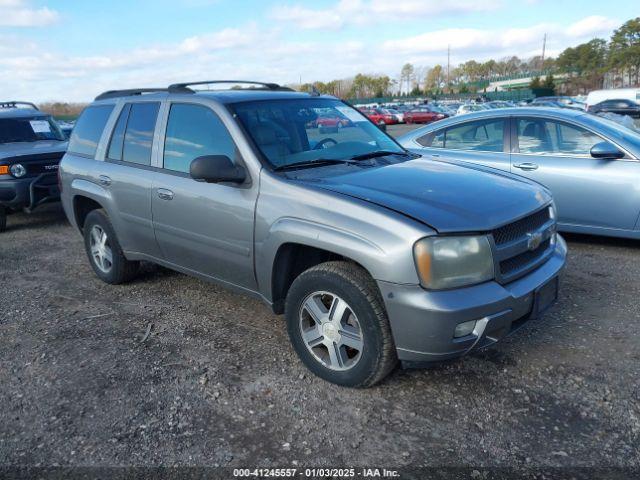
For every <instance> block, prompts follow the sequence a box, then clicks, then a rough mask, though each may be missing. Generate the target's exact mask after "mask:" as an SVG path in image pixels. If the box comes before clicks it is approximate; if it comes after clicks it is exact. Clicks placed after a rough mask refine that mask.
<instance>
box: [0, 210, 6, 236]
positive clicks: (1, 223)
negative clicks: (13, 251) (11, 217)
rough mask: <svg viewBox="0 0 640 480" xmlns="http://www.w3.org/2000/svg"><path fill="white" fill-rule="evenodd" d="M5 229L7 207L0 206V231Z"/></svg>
mask: <svg viewBox="0 0 640 480" xmlns="http://www.w3.org/2000/svg"><path fill="white" fill-rule="evenodd" d="M6 229H7V209H6V208H4V207H0V232H4V231H5V230H6Z"/></svg>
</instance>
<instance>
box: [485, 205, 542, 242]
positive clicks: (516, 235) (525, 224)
mask: <svg viewBox="0 0 640 480" xmlns="http://www.w3.org/2000/svg"><path fill="white" fill-rule="evenodd" d="M550 218H551V217H549V209H548V208H543V209H542V210H539V211H538V212H536V213H534V214H533V215H529V216H528V217H525V218H522V219H520V220H518V221H517V222H513V223H510V224H509V225H505V226H504V227H500V228H497V229H495V230H494V231H493V240H494V241H495V242H496V245H497V246H500V245H504V244H506V243H511V242H513V241H516V240H518V239H520V238H522V237H524V236H525V235H526V234H527V233H529V232H534V231H536V230H538V229H539V228H540V227H542V226H543V225H544V224H545V223H547V222H548V221H549V219H550Z"/></svg>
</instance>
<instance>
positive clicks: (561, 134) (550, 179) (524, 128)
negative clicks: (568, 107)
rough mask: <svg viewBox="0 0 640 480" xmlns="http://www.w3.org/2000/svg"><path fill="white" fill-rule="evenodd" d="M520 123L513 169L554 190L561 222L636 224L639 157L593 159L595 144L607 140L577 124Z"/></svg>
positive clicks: (516, 130)
mask: <svg viewBox="0 0 640 480" xmlns="http://www.w3.org/2000/svg"><path fill="white" fill-rule="evenodd" d="M514 122H515V124H514V133H515V135H516V137H517V140H516V141H515V142H514V143H515V145H514V151H513V152H512V154H511V164H512V168H513V170H512V171H513V173H517V174H519V175H522V176H525V177H527V178H530V179H532V180H535V181H536V182H539V183H541V184H543V185H545V186H546V187H547V188H549V189H550V190H551V192H552V193H553V197H554V199H555V202H556V207H557V209H558V221H559V223H560V224H561V225H565V226H590V227H596V228H606V229H623V230H632V229H633V228H634V226H635V222H636V219H637V218H638V212H639V210H640V206H639V205H638V203H637V198H638V195H637V194H635V192H636V190H637V189H638V179H639V178H640V163H639V162H638V161H637V160H633V159H620V160H602V159H596V158H593V157H592V156H591V153H590V152H591V147H593V145H595V144H596V143H599V142H602V141H604V139H603V138H602V137H600V136H599V135H596V134H595V133H593V132H591V131H589V130H586V129H584V128H582V127H580V126H578V125H575V124H571V123H567V122H562V121H557V120H551V119H545V118H541V117H521V118H514Z"/></svg>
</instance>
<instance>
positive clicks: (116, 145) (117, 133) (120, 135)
mask: <svg viewBox="0 0 640 480" xmlns="http://www.w3.org/2000/svg"><path fill="white" fill-rule="evenodd" d="M130 110H131V104H130V103H127V104H126V105H125V106H124V108H123V109H122V111H121V112H120V116H119V117H118V121H117V122H116V126H115V128H114V129H113V134H112V135H111V142H109V150H108V151H107V158H110V159H111V160H122V148H123V147H124V131H125V129H126V128H127V120H128V119H129V111H130Z"/></svg>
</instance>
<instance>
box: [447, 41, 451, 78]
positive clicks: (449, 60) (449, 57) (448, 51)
mask: <svg viewBox="0 0 640 480" xmlns="http://www.w3.org/2000/svg"><path fill="white" fill-rule="evenodd" d="M450 67H451V45H447V87H449V69H450Z"/></svg>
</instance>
